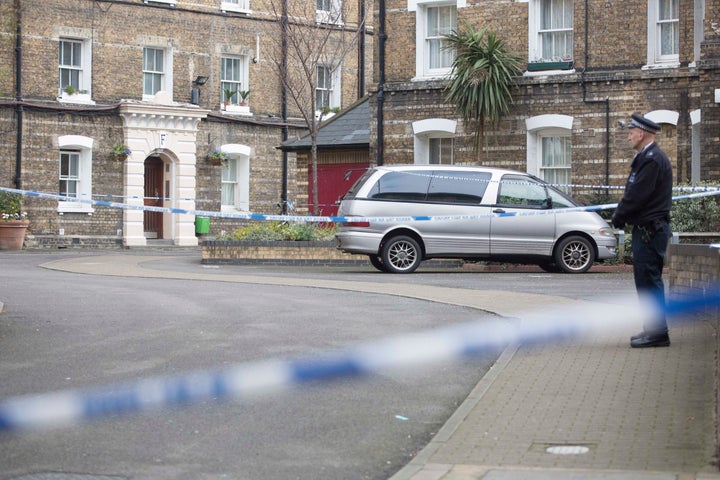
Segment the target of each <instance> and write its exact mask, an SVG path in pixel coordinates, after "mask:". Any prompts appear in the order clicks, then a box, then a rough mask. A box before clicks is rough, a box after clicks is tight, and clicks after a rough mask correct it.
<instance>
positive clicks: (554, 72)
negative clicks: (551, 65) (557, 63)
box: [523, 68, 575, 77]
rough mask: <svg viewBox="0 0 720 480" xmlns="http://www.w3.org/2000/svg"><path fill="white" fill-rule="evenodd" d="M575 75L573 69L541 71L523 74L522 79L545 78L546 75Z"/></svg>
mask: <svg viewBox="0 0 720 480" xmlns="http://www.w3.org/2000/svg"><path fill="white" fill-rule="evenodd" d="M573 73H575V69H574V68H573V69H571V70H541V71H537V72H530V71H527V72H525V73H524V74H523V76H524V77H545V76H548V75H570V74H573Z"/></svg>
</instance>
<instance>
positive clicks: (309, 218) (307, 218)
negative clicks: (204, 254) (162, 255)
mask: <svg viewBox="0 0 720 480" xmlns="http://www.w3.org/2000/svg"><path fill="white" fill-rule="evenodd" d="M0 191H6V192H10V193H17V194H21V195H26V196H29V197H36V198H43V199H50V200H57V201H59V202H73V203H84V204H90V205H94V206H98V207H109V208H118V209H123V210H142V211H150V212H159V213H171V214H178V215H194V216H196V217H215V218H230V219H236V220H258V221H280V222H297V223H356V222H370V223H393V222H410V221H415V222H428V221H457V220H462V221H464V220H479V219H484V218H505V217H528V216H540V215H550V214H563V213H577V212H597V211H602V210H611V209H614V208H617V205H618V204H617V203H608V204H603V205H590V206H581V207H571V208H553V209H545V208H539V207H538V208H532V207H526V208H521V207H518V206H510V205H508V206H503V205H495V206H490V205H476V206H477V207H486V208H488V209H490V208H492V209H493V211H492V212H488V213H483V214H468V215H408V216H394V217H359V216H353V217H345V216H313V215H266V214H260V213H252V212H216V211H210V210H195V209H184V208H173V207H157V206H153V205H139V204H138V205H135V204H130V203H122V202H111V201H107V200H94V199H84V198H75V197H70V198H69V197H67V196H65V195H58V194H53V193H44V192H38V191H35V190H20V189H14V188H7V187H0ZM714 195H720V189H713V190H703V191H700V192H698V193H690V194H686V195H678V196H674V197H673V201H677V200H687V199H694V198H702V197H708V196H714ZM463 206H467V205H463Z"/></svg>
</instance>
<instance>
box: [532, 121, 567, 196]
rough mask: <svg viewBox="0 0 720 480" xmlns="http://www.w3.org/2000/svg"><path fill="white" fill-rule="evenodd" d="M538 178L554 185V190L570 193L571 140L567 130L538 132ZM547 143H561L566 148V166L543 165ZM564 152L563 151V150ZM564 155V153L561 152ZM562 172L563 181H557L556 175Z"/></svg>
mask: <svg viewBox="0 0 720 480" xmlns="http://www.w3.org/2000/svg"><path fill="white" fill-rule="evenodd" d="M537 135H538V147H539V148H538V175H536V176H537V177H538V178H541V179H543V180H545V181H546V182H548V183H550V184H553V185H555V188H557V189H559V190H562V191H564V192H565V193H570V183H571V179H572V138H571V136H570V132H568V131H567V130H555V129H550V130H544V131H542V132H538V134H537ZM548 142H561V143H562V144H564V146H567V147H568V150H569V151H568V152H567V158H566V160H567V164H566V165H557V164H556V165H543V163H544V162H543V160H544V159H545V156H546V155H545V154H546V153H547V152H546V149H545V147H546V143H548ZM563 150H564V149H563ZM563 153H565V152H563ZM548 172H553V175H549V173H548ZM560 172H563V173H564V174H565V175H564V176H565V177H566V178H565V179H562V180H561V179H558V176H557V174H558V173H560ZM551 177H552V178H551Z"/></svg>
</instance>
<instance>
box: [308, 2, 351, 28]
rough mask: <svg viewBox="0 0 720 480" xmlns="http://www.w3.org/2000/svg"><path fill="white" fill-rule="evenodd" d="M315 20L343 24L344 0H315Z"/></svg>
mask: <svg viewBox="0 0 720 480" xmlns="http://www.w3.org/2000/svg"><path fill="white" fill-rule="evenodd" d="M321 3H322V5H320V4H321ZM315 22H316V23H327V24H330V25H343V23H344V22H343V18H342V0H315Z"/></svg>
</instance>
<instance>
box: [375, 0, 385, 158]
mask: <svg viewBox="0 0 720 480" xmlns="http://www.w3.org/2000/svg"><path fill="white" fill-rule="evenodd" d="M378 7H379V11H378V23H379V25H378V29H379V35H378V42H379V43H378V70H380V71H379V72H378V75H379V76H378V93H377V147H376V154H377V158H376V160H377V165H378V166H381V165H382V164H383V156H384V155H385V142H384V140H383V137H384V136H385V128H384V125H383V124H384V122H385V118H384V117H385V115H384V108H385V40H386V39H387V35H386V34H385V0H379V2H378Z"/></svg>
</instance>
